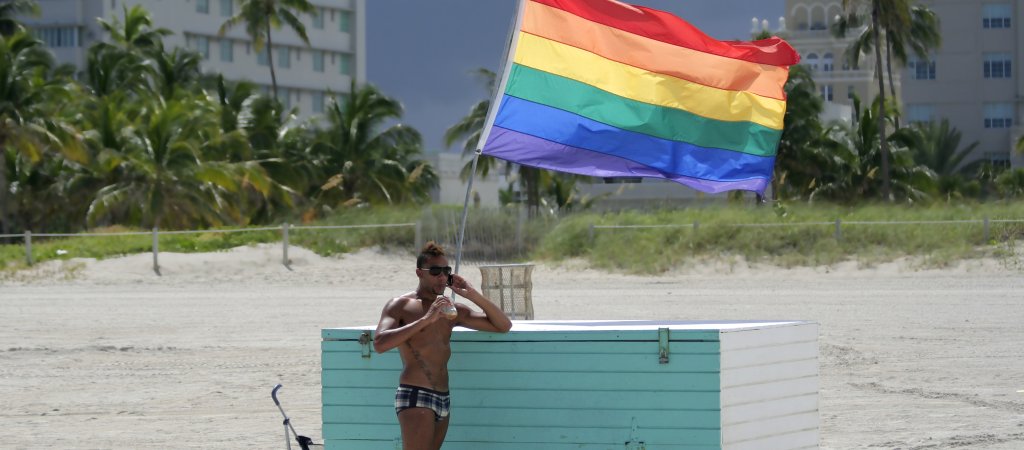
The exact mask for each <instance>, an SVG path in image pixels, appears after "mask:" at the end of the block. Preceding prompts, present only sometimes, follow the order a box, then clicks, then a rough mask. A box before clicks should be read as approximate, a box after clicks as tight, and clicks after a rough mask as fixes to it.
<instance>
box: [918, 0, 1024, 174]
mask: <svg viewBox="0 0 1024 450" xmlns="http://www.w3.org/2000/svg"><path fill="white" fill-rule="evenodd" d="M921 4H923V5H925V6H927V7H928V8H930V9H931V10H932V11H935V13H936V15H938V16H939V18H940V20H941V27H942V29H941V32H942V47H941V48H939V49H938V50H936V51H935V53H934V56H932V57H931V58H929V59H928V60H927V61H923V60H916V59H915V60H913V61H911V62H910V64H908V67H907V68H906V69H905V70H903V72H902V75H903V108H904V116H905V117H906V118H907V120H908V121H910V122H922V121H931V120H937V119H940V120H941V119H942V118H948V119H949V121H950V123H952V124H953V125H954V126H956V128H957V129H959V130H960V131H961V132H963V136H964V139H963V142H964V145H966V144H968V143H971V142H974V141H977V142H978V148H977V150H975V154H974V158H972V159H978V158H982V159H987V160H990V161H992V162H994V163H997V164H1009V163H1010V162H1011V161H1012V162H1013V163H1014V164H1013V165H1014V166H1015V167H1022V166H1024V158H1022V157H1021V156H1020V155H1019V154H1015V152H1014V151H1013V147H1014V144H1013V143H1014V142H1016V140H1017V138H1019V137H1020V136H1021V134H1022V127H1021V122H1020V121H1021V117H1024V103H1022V102H1024V97H1022V95H1024V77H1021V75H1020V65H1019V64H1020V61H1021V60H1024V34H1022V33H1021V25H1024V0H922V1H921Z"/></svg>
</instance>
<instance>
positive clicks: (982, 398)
mask: <svg viewBox="0 0 1024 450" xmlns="http://www.w3.org/2000/svg"><path fill="white" fill-rule="evenodd" d="M290 256H291V258H292V261H293V263H292V265H291V269H290V270H289V269H287V268H285V267H284V266H282V265H281V264H280V249H279V247H278V246H272V245H266V246H254V247H244V248H238V249H234V250H231V251H226V252H217V253H205V254H173V253H161V255H160V258H161V260H160V262H161V267H162V271H161V272H162V276H160V277H157V276H156V275H154V274H153V271H152V256H151V255H149V254H140V255H133V256H126V257H121V258H115V259H109V260H102V261H94V260H85V259H73V260H68V261H62V262H48V263H45V264H41V265H38V266H36V267H34V268H33V269H31V270H28V271H22V272H19V273H14V274H10V273H7V274H3V275H0V399H2V404H3V405H4V407H3V409H2V411H0V415H2V417H3V421H4V426H2V427H0V447H2V448H10V449H15V448H16V449H22V448H24V449H28V448H67V449H70V448H76V449H78V448H81V449H107V448H133V449H171V448H203V449H229V448H230V449H235V448H265V449H271V448H284V443H283V442H282V440H283V436H282V429H281V417H280V413H279V412H278V411H277V409H276V408H275V407H274V404H273V402H272V401H271V399H270V389H271V387H272V386H273V385H274V384H276V383H282V384H283V385H284V389H283V390H282V391H281V399H282V402H283V406H284V407H285V409H286V410H287V412H288V413H289V415H290V416H292V419H293V424H294V425H295V427H296V428H297V429H298V430H299V432H301V433H303V434H306V435H309V436H312V437H314V439H315V440H316V441H317V442H320V431H321V430H320V427H321V425H320V420H321V418H320V352H319V346H320V330H321V329H322V328H328V327H339V326H356V325H372V324H375V323H376V322H377V319H378V317H379V314H380V309H381V307H382V306H383V304H384V302H385V301H386V300H387V299H388V298H390V297H392V296H394V295H396V294H400V293H403V292H407V291H409V290H412V288H414V287H415V279H414V274H413V266H414V262H413V258H412V257H411V256H409V255H407V254H396V253H387V252H381V251H376V250H364V251H361V252H358V253H355V254H350V255H346V256H344V257H339V258H322V257H319V256H317V255H315V254H313V253H311V252H309V251H305V250H302V249H297V248H294V247H293V248H292V249H291V250H290ZM1022 261H1024V257H1022V256H1021V255H1018V256H1017V257H1016V258H1005V259H984V260H973V261H965V262H961V263H958V264H956V265H954V266H953V267H949V268H944V269H919V268H916V264H914V263H913V262H911V261H906V260H902V261H897V262H893V263H886V264H880V265H877V266H873V267H861V266H860V265H858V264H856V263H844V264H839V265H836V266H829V267H815V268H796V269H783V268H776V267H764V266H753V267H751V266H748V265H746V264H743V263H735V264H727V263H723V262H716V263H713V264H708V265H700V266H698V265H697V264H694V267H688V268H680V269H677V270H673V271H671V272H669V273H665V274H662V275H658V276H632V275H623V274H613V273H607V272H603V271H598V270H593V269H589V268H587V267H586V265H585V264H583V263H581V262H568V263H564V264H559V265H552V264H540V265H538V267H537V268H536V269H535V272H534V276H533V283H534V290H533V302H534V308H535V311H536V315H537V318H539V319H659V320H660V319H664V320H743V319H751V320H755V319H756V320H765V319H801V320H813V321H816V322H818V323H819V324H820V329H821V335H820V341H819V343H820V360H819V361H820V374H821V375H820V376H821V391H820V414H821V448H825V449H852V448H885V449H945V448H964V449H1000V450H1010V449H1021V448H1024V392H1022V391H1024V262H1022ZM462 272H463V274H465V275H466V276H467V278H468V279H469V280H470V281H471V282H472V283H474V284H476V285H479V281H480V273H479V270H478V268H477V267H475V266H473V265H467V266H465V267H463V269H462ZM396 427H397V425H396Z"/></svg>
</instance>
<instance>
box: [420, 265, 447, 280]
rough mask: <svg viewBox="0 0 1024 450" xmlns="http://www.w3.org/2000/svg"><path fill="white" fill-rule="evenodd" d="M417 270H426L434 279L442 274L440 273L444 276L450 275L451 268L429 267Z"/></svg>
mask: <svg viewBox="0 0 1024 450" xmlns="http://www.w3.org/2000/svg"><path fill="white" fill-rule="evenodd" d="M419 269H420V270H426V271H428V272H430V274H431V275H433V276H435V277H436V276H438V275H440V274H442V273H444V274H445V275H451V274H452V266H443V267H442V266H430V267H429V268H425V267H420V268H419Z"/></svg>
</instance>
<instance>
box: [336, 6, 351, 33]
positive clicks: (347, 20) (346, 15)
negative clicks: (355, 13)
mask: <svg viewBox="0 0 1024 450" xmlns="http://www.w3.org/2000/svg"><path fill="white" fill-rule="evenodd" d="M340 14H341V19H340V20H338V29H339V30H341V32H342V33H351V32H352V12H351V11H340Z"/></svg>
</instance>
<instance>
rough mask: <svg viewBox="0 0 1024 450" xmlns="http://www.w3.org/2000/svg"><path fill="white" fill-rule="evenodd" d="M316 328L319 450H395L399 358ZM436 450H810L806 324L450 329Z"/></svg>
mask: <svg viewBox="0 0 1024 450" xmlns="http://www.w3.org/2000/svg"><path fill="white" fill-rule="evenodd" d="M372 330H373V328H372V327H359V328H332V329H324V330H323V333H322V336H323V342H322V347H321V348H322V364H323V371H322V378H323V379H322V388H323V396H322V399H323V438H324V442H325V445H326V448H327V449H329V450H343V449H344V450H349V449H353V450H376V449H382V450H383V449H387V450H393V449H401V439H400V438H401V432H400V430H399V427H398V420H397V418H396V417H395V411H394V407H393V406H394V392H395V387H396V386H397V383H398V375H399V371H400V370H401V360H400V359H399V356H398V352H397V351H394V350H392V351H390V352H387V353H384V354H376V353H373V351H372V333H373V331H372ZM449 370H450V376H451V392H452V416H451V424H450V427H449V431H448V437H447V439H446V441H445V445H444V447H443V448H444V449H446V450H529V449H551V450H563V449H565V450H568V449H577V450H578V449H585V450H611V449H645V450H661V449H732V450H745V449H768V448H771V449H800V448H817V446H818V422H819V419H818V326H817V324H816V323H813V322H803V321H774V322H767V321H764V322H751V321H745V322H655V321H517V322H515V325H514V326H513V328H512V331H511V332H510V333H508V334H493V333H484V332H477V331H471V330H466V329H462V328H456V331H455V332H454V333H453V335H452V359H451V362H450V363H449Z"/></svg>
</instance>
